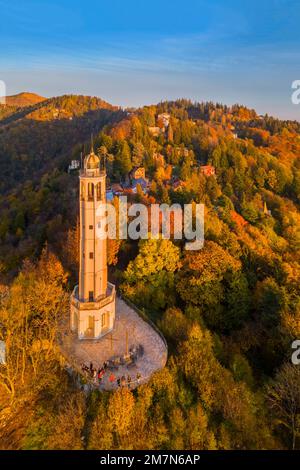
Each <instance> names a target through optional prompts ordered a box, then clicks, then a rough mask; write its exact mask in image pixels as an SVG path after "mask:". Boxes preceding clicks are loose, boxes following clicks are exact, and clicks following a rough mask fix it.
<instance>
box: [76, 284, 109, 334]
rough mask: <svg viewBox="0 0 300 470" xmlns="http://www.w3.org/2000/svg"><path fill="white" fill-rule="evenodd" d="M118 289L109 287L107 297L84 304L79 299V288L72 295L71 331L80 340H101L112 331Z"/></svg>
mask: <svg viewBox="0 0 300 470" xmlns="http://www.w3.org/2000/svg"><path fill="white" fill-rule="evenodd" d="M115 304H116V289H115V286H114V285H113V284H111V283H108V285H107V295H106V297H104V298H102V299H100V300H98V301H94V302H82V301H80V300H79V298H78V286H76V287H75V288H74V290H73V292H72V294H71V318H70V321H71V325H70V326H71V330H72V331H73V332H76V333H77V334H78V339H82V340H84V339H99V338H102V336H104V335H106V334H107V333H109V332H110V331H112V329H113V327H114V322H115V310H116V307H115Z"/></svg>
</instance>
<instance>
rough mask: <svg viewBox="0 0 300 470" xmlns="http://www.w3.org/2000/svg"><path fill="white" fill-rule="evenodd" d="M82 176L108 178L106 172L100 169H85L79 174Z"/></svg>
mask: <svg viewBox="0 0 300 470" xmlns="http://www.w3.org/2000/svg"><path fill="white" fill-rule="evenodd" d="M79 174H80V176H86V177H88V178H90V177H93V176H106V170H103V169H100V168H94V169H91V170H90V169H85V168H83V169H82V170H80V172H79Z"/></svg>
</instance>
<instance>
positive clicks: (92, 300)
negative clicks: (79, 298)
mask: <svg viewBox="0 0 300 470" xmlns="http://www.w3.org/2000/svg"><path fill="white" fill-rule="evenodd" d="M89 302H94V291H92V290H90V291H89Z"/></svg>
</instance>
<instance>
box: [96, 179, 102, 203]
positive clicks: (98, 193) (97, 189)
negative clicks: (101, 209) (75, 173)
mask: <svg viewBox="0 0 300 470" xmlns="http://www.w3.org/2000/svg"><path fill="white" fill-rule="evenodd" d="M96 193H97V201H101V183H97V186H96Z"/></svg>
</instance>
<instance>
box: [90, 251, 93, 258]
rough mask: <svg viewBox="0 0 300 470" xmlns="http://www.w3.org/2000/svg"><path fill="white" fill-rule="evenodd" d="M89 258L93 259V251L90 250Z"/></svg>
mask: <svg viewBox="0 0 300 470" xmlns="http://www.w3.org/2000/svg"><path fill="white" fill-rule="evenodd" d="M90 259H94V253H93V252H92V251H91V252H90Z"/></svg>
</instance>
